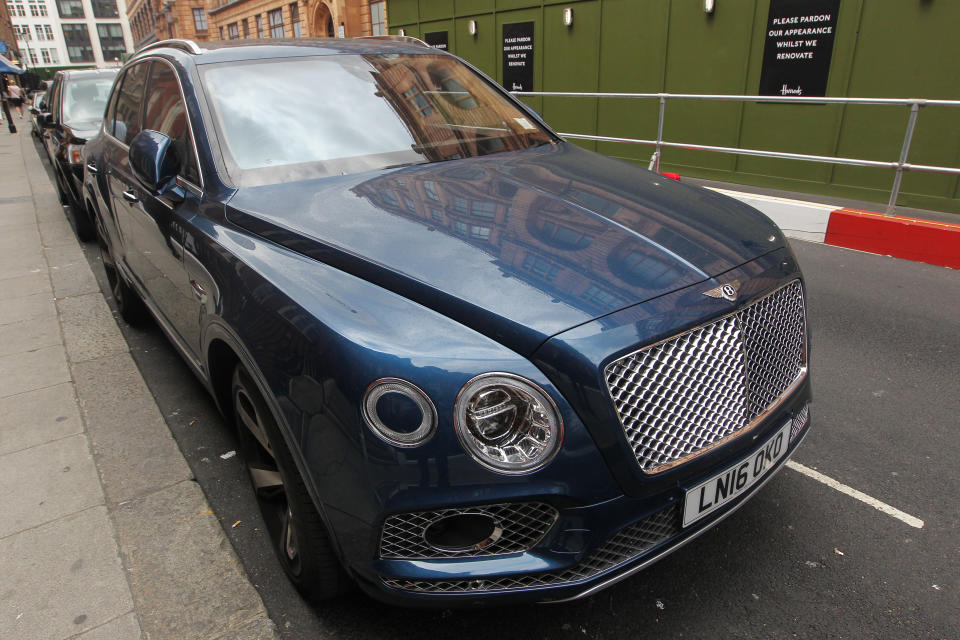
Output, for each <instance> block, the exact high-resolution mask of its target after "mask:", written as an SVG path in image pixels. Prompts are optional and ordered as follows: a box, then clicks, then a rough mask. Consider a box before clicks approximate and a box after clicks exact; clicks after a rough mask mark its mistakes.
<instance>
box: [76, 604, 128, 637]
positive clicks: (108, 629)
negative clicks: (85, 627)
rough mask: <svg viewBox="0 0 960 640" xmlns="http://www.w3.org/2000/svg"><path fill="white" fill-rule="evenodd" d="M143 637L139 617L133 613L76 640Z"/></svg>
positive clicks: (82, 634)
mask: <svg viewBox="0 0 960 640" xmlns="http://www.w3.org/2000/svg"><path fill="white" fill-rule="evenodd" d="M141 637H142V634H141V633H140V623H139V622H138V621H137V615H136V614H135V613H133V612H132V611H131V612H130V613H128V614H126V615H122V616H120V617H119V618H114V619H113V620H111V621H110V622H107V623H105V624H103V625H101V626H99V627H97V628H96V629H91V630H90V631H87V632H86V633H81V634H80V635H79V636H76V637H75V638H74V640H140V638H141Z"/></svg>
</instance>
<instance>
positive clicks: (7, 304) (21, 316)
mask: <svg viewBox="0 0 960 640" xmlns="http://www.w3.org/2000/svg"><path fill="white" fill-rule="evenodd" d="M50 316H52V317H56V316H57V306H56V305H55V304H54V303H53V296H51V295H50V293H48V292H44V293H35V294H33V295H30V296H23V297H20V298H10V299H8V300H5V301H3V303H0V325H5V324H12V323H14V322H20V321H22V320H29V319H31V318H45V317H50Z"/></svg>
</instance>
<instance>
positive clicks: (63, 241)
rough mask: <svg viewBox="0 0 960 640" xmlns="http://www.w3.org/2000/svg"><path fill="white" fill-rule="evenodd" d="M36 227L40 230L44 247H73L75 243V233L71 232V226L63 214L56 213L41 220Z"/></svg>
mask: <svg viewBox="0 0 960 640" xmlns="http://www.w3.org/2000/svg"><path fill="white" fill-rule="evenodd" d="M58 206H59V205H58ZM37 228H38V229H39V231H40V237H41V238H43V246H45V247H62V246H69V247H75V246H76V245H77V234H75V233H74V232H73V227H71V226H70V223H69V222H67V220H66V218H64V217H63V216H60V215H58V216H56V217H52V218H51V219H49V220H46V221H44V220H41V221H40V222H39V223H38V224H37Z"/></svg>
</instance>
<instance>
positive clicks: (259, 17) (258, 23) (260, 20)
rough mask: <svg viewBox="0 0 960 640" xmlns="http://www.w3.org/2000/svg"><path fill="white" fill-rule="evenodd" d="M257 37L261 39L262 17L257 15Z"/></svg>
mask: <svg viewBox="0 0 960 640" xmlns="http://www.w3.org/2000/svg"><path fill="white" fill-rule="evenodd" d="M257 37H258V38H262V37H263V16H261V15H260V14H259V13H258V14H257Z"/></svg>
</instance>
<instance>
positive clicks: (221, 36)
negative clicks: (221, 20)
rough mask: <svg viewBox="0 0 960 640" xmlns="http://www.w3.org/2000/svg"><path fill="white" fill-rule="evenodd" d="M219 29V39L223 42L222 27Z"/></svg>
mask: <svg viewBox="0 0 960 640" xmlns="http://www.w3.org/2000/svg"><path fill="white" fill-rule="evenodd" d="M218 28H219V29H220V39H221V40H223V27H218Z"/></svg>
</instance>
